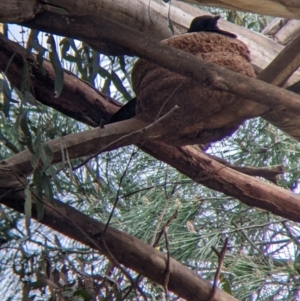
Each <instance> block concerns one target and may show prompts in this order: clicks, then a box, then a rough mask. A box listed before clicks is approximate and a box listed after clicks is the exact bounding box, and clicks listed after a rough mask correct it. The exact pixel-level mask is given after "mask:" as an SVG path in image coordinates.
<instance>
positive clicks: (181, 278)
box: [0, 189, 237, 301]
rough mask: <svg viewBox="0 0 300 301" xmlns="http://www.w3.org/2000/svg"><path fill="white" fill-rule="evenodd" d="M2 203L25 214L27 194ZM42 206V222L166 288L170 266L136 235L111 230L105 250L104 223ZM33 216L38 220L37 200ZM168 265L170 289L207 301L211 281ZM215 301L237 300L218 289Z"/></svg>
mask: <svg viewBox="0 0 300 301" xmlns="http://www.w3.org/2000/svg"><path fill="white" fill-rule="evenodd" d="M5 192H6V191H5V190H4V191H3V190H1V189H0V193H1V194H3V193H5ZM1 203H3V204H5V205H6V206H8V207H10V208H13V209H14V210H17V211H19V212H21V213H24V194H23V193H22V192H21V193H16V192H15V193H10V194H8V195H6V196H5V197H3V198H2V199H1ZM43 203H44V217H43V219H42V220H39V222H41V223H42V224H44V225H46V226H49V227H51V228H52V229H54V230H56V231H58V232H60V233H62V234H64V235H66V236H68V237H70V238H72V239H74V240H76V241H79V242H81V243H83V244H85V245H88V246H90V247H91V248H94V249H98V250H99V251H100V252H101V253H102V254H104V255H106V256H108V257H109V255H110V254H109V252H111V254H112V255H113V256H114V258H115V259H116V260H118V262H119V263H120V264H123V265H124V266H126V267H129V268H131V269H133V270H135V271H136V272H137V273H140V274H142V275H144V276H146V277H148V278H149V279H151V280H153V281H155V282H157V283H159V284H161V285H164V282H165V275H166V270H167V263H166V258H165V256H164V255H163V254H162V253H161V252H159V251H157V250H156V249H155V248H153V247H152V246H149V245H148V244H146V243H144V242H143V241H141V240H139V239H137V238H135V237H134V236H131V235H128V234H126V233H124V232H121V231H118V230H116V229H113V228H111V227H108V228H107V231H106V233H105V243H106V246H107V248H106V246H105V245H103V241H102V235H103V231H104V229H105V224H103V223H101V222H98V221H96V220H95V219H92V218H90V217H88V216H87V215H85V214H83V213H81V212H80V211H78V210H76V209H74V208H72V207H70V206H69V205H67V204H64V203H62V202H60V201H58V200H55V199H53V200H51V202H50V201H47V200H46V199H44V200H43ZM32 217H33V218H35V219H37V210H36V206H35V203H34V201H33V212H32ZM79 229H80V231H79ZM108 250H109V252H108ZM124 255H126V256H124ZM141 263H143V264H141ZM169 264H170V265H169V267H170V269H169V273H170V275H169V276H170V277H169V281H168V289H169V290H171V291H173V292H174V293H175V294H178V295H179V296H180V297H182V298H184V299H187V300H189V301H206V300H207V298H208V296H209V294H210V292H211V284H210V283H209V282H207V281H204V280H202V279H201V278H200V277H198V276H197V275H196V274H194V273H193V272H192V271H191V270H190V269H188V268H187V267H185V266H183V265H181V264H180V263H179V262H177V261H176V260H174V259H172V258H170V262H169ZM215 300H216V301H237V300H236V299H235V298H233V297H232V296H230V295H228V294H227V293H225V292H224V291H222V290H217V292H216V295H215Z"/></svg>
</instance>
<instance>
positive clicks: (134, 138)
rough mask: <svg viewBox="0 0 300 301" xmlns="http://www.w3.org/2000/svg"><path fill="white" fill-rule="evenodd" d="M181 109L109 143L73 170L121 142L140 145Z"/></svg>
mask: <svg viewBox="0 0 300 301" xmlns="http://www.w3.org/2000/svg"><path fill="white" fill-rule="evenodd" d="M178 109H179V107H178V106H177V105H175V106H174V107H173V108H172V109H171V110H170V111H169V112H167V113H166V114H165V115H163V116H162V117H160V118H158V119H157V120H155V121H154V122H152V123H150V124H149V125H147V126H145V127H144V128H142V129H139V130H137V131H134V132H131V133H129V134H126V135H124V136H122V137H120V138H118V139H116V140H115V141H113V142H111V143H109V144H108V145H106V146H104V147H102V148H101V149H100V150H99V151H98V152H97V153H96V154H94V155H91V156H89V157H88V158H87V159H85V160H84V161H83V162H81V163H80V164H78V165H77V166H75V167H74V168H73V170H75V169H78V168H79V167H82V166H84V165H85V164H86V163H87V162H88V161H90V160H91V159H93V158H95V157H97V156H98V155H100V154H101V153H102V152H105V151H107V150H109V149H110V148H112V147H114V146H116V145H118V144H119V143H120V142H125V141H130V142H131V144H133V143H135V144H136V143H138V140H142V139H144V138H147V137H148V136H149V135H150V133H151V130H153V128H154V127H155V126H156V125H157V124H158V123H160V122H162V121H164V120H165V119H167V118H168V117H169V116H170V115H172V114H173V113H174V112H175V111H176V110H178Z"/></svg>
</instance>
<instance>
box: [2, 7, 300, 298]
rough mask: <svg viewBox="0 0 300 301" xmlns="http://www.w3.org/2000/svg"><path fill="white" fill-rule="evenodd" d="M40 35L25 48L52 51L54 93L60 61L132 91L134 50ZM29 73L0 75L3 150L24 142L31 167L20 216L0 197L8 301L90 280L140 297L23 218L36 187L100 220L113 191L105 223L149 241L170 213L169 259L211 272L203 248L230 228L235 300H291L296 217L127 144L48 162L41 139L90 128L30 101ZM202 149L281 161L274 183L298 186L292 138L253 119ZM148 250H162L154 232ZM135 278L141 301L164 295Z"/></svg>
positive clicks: (245, 160)
mask: <svg viewBox="0 0 300 301" xmlns="http://www.w3.org/2000/svg"><path fill="white" fill-rule="evenodd" d="M213 12H214V13H219V14H222V15H223V16H225V17H226V18H227V19H228V20H230V21H232V22H235V23H237V24H239V25H243V26H247V27H248V28H251V29H253V30H258V31H260V30H261V29H262V28H263V27H264V26H265V24H266V20H265V19H264V17H263V16H255V15H250V14H245V13H239V12H232V11H229V12H228V11H220V10H213ZM42 37H43V34H42V33H40V32H37V31H32V32H31V33H30V34H29V37H28V43H27V49H28V51H30V50H34V51H35V52H37V55H38V63H39V65H41V62H42V60H43V59H44V58H45V57H46V58H47V57H48V58H49V57H50V58H51V62H52V64H53V66H54V68H55V70H56V78H55V82H56V87H55V91H56V93H57V95H59V94H60V93H61V89H62V81H63V76H62V73H61V72H62V70H63V69H62V68H66V69H69V70H71V71H72V72H73V73H75V74H76V75H77V76H78V77H80V78H81V79H83V80H85V81H87V82H89V83H90V84H91V85H92V86H94V87H97V88H99V89H100V90H102V91H103V92H105V93H106V94H108V95H111V96H112V97H113V98H115V99H117V100H120V101H123V102H126V101H127V100H128V99H130V98H131V95H132V91H131V90H130V69H131V67H132V64H133V62H134V58H129V57H125V56H121V57H107V56H104V55H101V54H99V53H97V52H96V51H94V50H93V49H92V48H90V47H89V46H88V45H87V44H85V43H81V42H78V41H76V40H73V39H69V38H61V39H59V38H57V37H52V36H51V37H49V42H50V45H51V52H50V53H49V52H48V51H46V48H45V47H44V44H45V43H43V42H42ZM30 76H31V70H30V65H29V64H25V68H24V73H23V85H22V89H21V91H18V90H16V89H13V88H12V87H11V86H10V84H9V83H8V82H7V81H6V79H5V77H4V76H3V77H2V78H1V80H0V88H1V90H0V92H1V97H2V98H1V112H0V114H1V117H2V118H1V121H0V127H1V133H0V139H1V142H2V144H1V148H0V155H1V159H2V160H4V159H6V158H9V157H10V156H12V155H14V154H16V153H18V152H20V151H22V150H25V149H28V150H30V152H31V153H32V160H31V164H32V166H33V168H34V173H33V175H32V176H29V177H28V183H26V189H25V195H26V202H25V217H22V216H21V215H19V214H17V213H15V212H13V211H11V210H8V209H7V208H4V207H0V215H1V219H0V244H1V252H3V253H2V254H3V256H2V258H1V266H0V283H1V284H0V287H1V291H2V292H3V296H5V298H6V300H9V299H11V298H13V297H11V296H22V297H23V299H24V300H26V299H25V298H27V299H30V298H31V299H32V300H33V299H34V298H36V299H35V300H37V298H39V300H55V298H57V297H65V298H69V300H90V299H91V298H92V297H93V296H92V294H91V290H90V288H91V287H93V290H92V291H93V292H94V293H95V295H96V296H97V298H98V299H97V300H123V298H124V296H125V295H126V294H128V297H127V300H140V299H141V297H140V296H138V297H137V293H136V292H135V291H134V290H133V291H131V292H130V293H129V292H128V289H129V287H130V286H131V283H130V281H129V280H128V279H127V278H126V277H125V276H124V274H123V273H122V272H121V271H120V270H119V269H117V268H116V267H115V266H114V265H113V264H112V263H110V262H109V261H108V260H107V259H106V258H105V257H104V256H102V255H101V254H99V253H98V252H96V251H95V250H91V249H90V248H87V247H85V246H82V245H80V244H79V243H78V242H75V241H72V240H70V239H69V238H66V237H63V236H62V235H60V234H58V233H55V232H54V231H53V230H49V229H48V228H46V227H43V226H41V225H40V224H38V223H36V222H34V221H31V210H30V209H31V205H32V198H33V197H34V198H35V199H36V200H37V204H38V205H39V206H38V215H39V218H42V217H43V203H42V202H41V199H42V197H44V200H47V201H48V202H51V200H52V199H53V198H57V199H59V200H61V201H64V202H66V203H68V204H69V205H71V206H73V207H74V208H76V209H78V210H80V211H81V212H84V213H85V214H88V215H89V216H91V217H93V218H95V219H98V220H99V221H102V222H106V221H107V220H108V217H109V215H110V213H111V210H112V208H113V205H114V203H115V201H116V199H117V201H118V202H117V206H116V209H115V211H114V215H113V218H112V220H111V223H110V225H111V226H113V227H115V228H117V229H120V230H122V231H125V232H127V233H129V234H131V235H134V236H136V237H138V238H140V239H141V240H143V241H145V242H147V243H149V244H154V242H155V241H156V240H157V238H158V237H160V235H159V234H160V232H161V230H162V229H163V227H164V225H166V223H167V222H168V220H169V219H170V218H171V217H172V216H173V214H174V213H175V212H176V211H178V214H177V217H176V218H175V219H174V220H172V221H171V223H170V226H169V227H168V231H167V235H168V240H169V251H170V254H171V256H172V257H173V258H174V259H176V260H178V261H180V262H181V263H183V264H185V265H186V266H188V267H189V268H191V269H192V270H193V271H194V272H195V273H197V274H198V275H200V276H201V277H203V278H204V279H207V280H209V281H212V280H213V278H214V275H215V272H216V269H217V267H218V259H217V256H216V254H215V253H214V252H213V251H212V247H215V248H216V249H217V250H221V249H222V247H223V245H224V241H225V238H226V237H229V246H228V250H227V253H226V256H225V260H224V267H223V269H222V273H221V277H220V287H222V289H224V290H225V291H226V292H228V293H230V294H232V295H234V296H235V297H236V298H238V299H240V300H271V299H270V298H271V296H272V298H273V296H275V297H274V298H273V300H294V299H293V298H294V295H293V290H295V289H296V288H297V281H299V270H300V264H299V243H298V241H299V237H300V231H299V230H300V229H299V226H298V225H296V224H294V223H292V222H288V221H285V220H283V219H281V218H278V217H276V216H273V215H271V214H270V213H268V212H264V211H260V210H257V209H255V208H249V207H247V206H245V205H243V204H241V203H240V202H238V201H237V200H235V199H232V198H230V197H227V196H224V195H222V194H220V193H217V192H215V191H211V190H209V189H207V188H204V187H202V186H200V185H198V184H195V183H194V182H192V181H191V180H190V179H188V178H187V177H186V176H184V175H182V174H180V173H178V172H177V171H176V170H174V169H173V168H170V167H169V166H167V165H166V164H164V163H162V162H159V161H157V160H155V159H153V158H152V157H151V156H149V155H147V154H145V153H143V152H142V151H139V150H138V149H137V148H136V147H134V146H130V147H125V148H122V149H118V150H115V151H110V152H106V153H102V154H100V155H98V156H97V157H96V158H93V159H91V160H89V161H88V163H86V164H85V165H84V166H82V167H80V168H76V166H78V165H80V163H82V160H81V159H77V160H73V161H70V160H69V159H68V154H65V159H64V161H63V162H62V163H61V164H57V165H55V166H51V165H50V162H51V161H52V156H53V154H52V151H51V149H50V148H48V147H44V146H42V143H43V142H45V141H49V140H52V139H55V138H59V137H63V136H65V135H67V134H70V133H75V132H79V131H82V130H84V129H86V128H87V127H86V126H85V125H83V124H79V123H78V122H76V121H74V120H72V119H70V118H68V117H66V116H64V115H62V114H60V113H58V112H57V111H55V110H52V109H50V108H47V107H45V106H43V105H41V104H40V103H39V102H37V101H36V100H35V98H34V96H32V95H31V93H30V91H31V90H30ZM209 152H210V153H213V154H215V155H218V156H219V157H222V158H224V159H226V160H227V161H229V162H230V163H231V164H236V165H238V166H260V167H266V166H276V165H280V164H284V165H285V166H287V172H286V173H285V174H284V175H282V176H281V177H280V178H279V179H278V184H280V185H281V186H283V187H286V188H290V189H293V190H294V191H296V192H298V191H299V184H298V179H299V171H298V168H297V167H298V162H299V153H300V148H299V146H298V145H297V144H296V143H295V142H294V141H293V140H292V139H290V138H289V137H287V136H286V135H284V134H283V133H281V132H279V131H278V130H277V129H275V128H274V127H272V126H271V125H269V124H268V123H267V122H265V121H263V120H261V119H254V120H250V121H248V122H246V123H245V125H244V126H242V127H241V128H240V129H239V131H237V132H236V133H235V134H234V135H233V136H232V137H230V138H228V139H224V140H223V141H222V142H219V143H216V144H214V145H212V146H211V147H210V149H209ZM41 162H42V163H43V164H40V163H41ZM129 163H130V164H129ZM156 248H157V249H158V250H160V251H161V252H163V253H166V252H167V247H166V241H165V239H164V237H163V236H162V237H161V238H160V240H159V241H158V243H157V246H156ZM129 273H130V275H131V276H132V277H133V278H136V277H138V275H136V273H134V272H132V271H129ZM139 286H140V288H141V289H142V290H143V291H144V293H145V295H146V296H147V297H148V298H149V300H150V299H151V300H162V299H163V298H164V291H163V289H162V288H161V287H159V286H158V285H156V284H155V283H152V282H151V281H147V280H146V279H143V278H141V279H140V282H139ZM54 288H55V290H54ZM36 296H38V297H36ZM171 297H174V296H171ZM134 298H136V299H134ZM3 299H4V297H3ZM20 299H21V297H20Z"/></svg>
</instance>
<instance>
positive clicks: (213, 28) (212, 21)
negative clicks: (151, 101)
mask: <svg viewBox="0 0 300 301" xmlns="http://www.w3.org/2000/svg"><path fill="white" fill-rule="evenodd" d="M219 19H220V16H210V15H205V16H200V17H196V18H194V19H193V20H192V22H191V24H190V27H189V29H188V31H187V33H193V32H201V31H207V32H215V33H219V34H222V35H225V36H228V37H231V38H236V35H235V34H233V33H231V32H228V31H225V30H222V29H220V28H219V27H218V25H217V22H218V20H219ZM135 107H136V97H135V98H133V99H132V100H130V101H129V102H128V103H126V104H125V105H124V106H123V107H122V108H121V109H120V110H119V111H118V112H117V113H115V114H114V115H113V116H112V117H111V119H110V122H109V123H115V122H118V121H123V120H127V119H130V118H132V117H134V116H135V115H136V110H135Z"/></svg>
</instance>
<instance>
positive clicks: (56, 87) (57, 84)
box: [47, 35, 64, 98]
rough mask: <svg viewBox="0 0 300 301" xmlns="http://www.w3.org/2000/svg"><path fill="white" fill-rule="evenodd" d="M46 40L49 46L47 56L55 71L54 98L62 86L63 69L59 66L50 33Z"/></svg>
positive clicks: (57, 95) (59, 92) (58, 94)
mask: <svg viewBox="0 0 300 301" xmlns="http://www.w3.org/2000/svg"><path fill="white" fill-rule="evenodd" d="M47 42H48V44H50V46H51V51H50V53H49V56H50V61H51V64H52V66H53V69H54V71H55V79H54V94H55V98H58V97H59V96H60V94H61V92H62V89H63V86H64V70H63V68H62V66H61V63H60V59H59V57H58V53H57V51H56V43H55V40H54V38H53V36H52V35H49V37H48V41H47Z"/></svg>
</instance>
